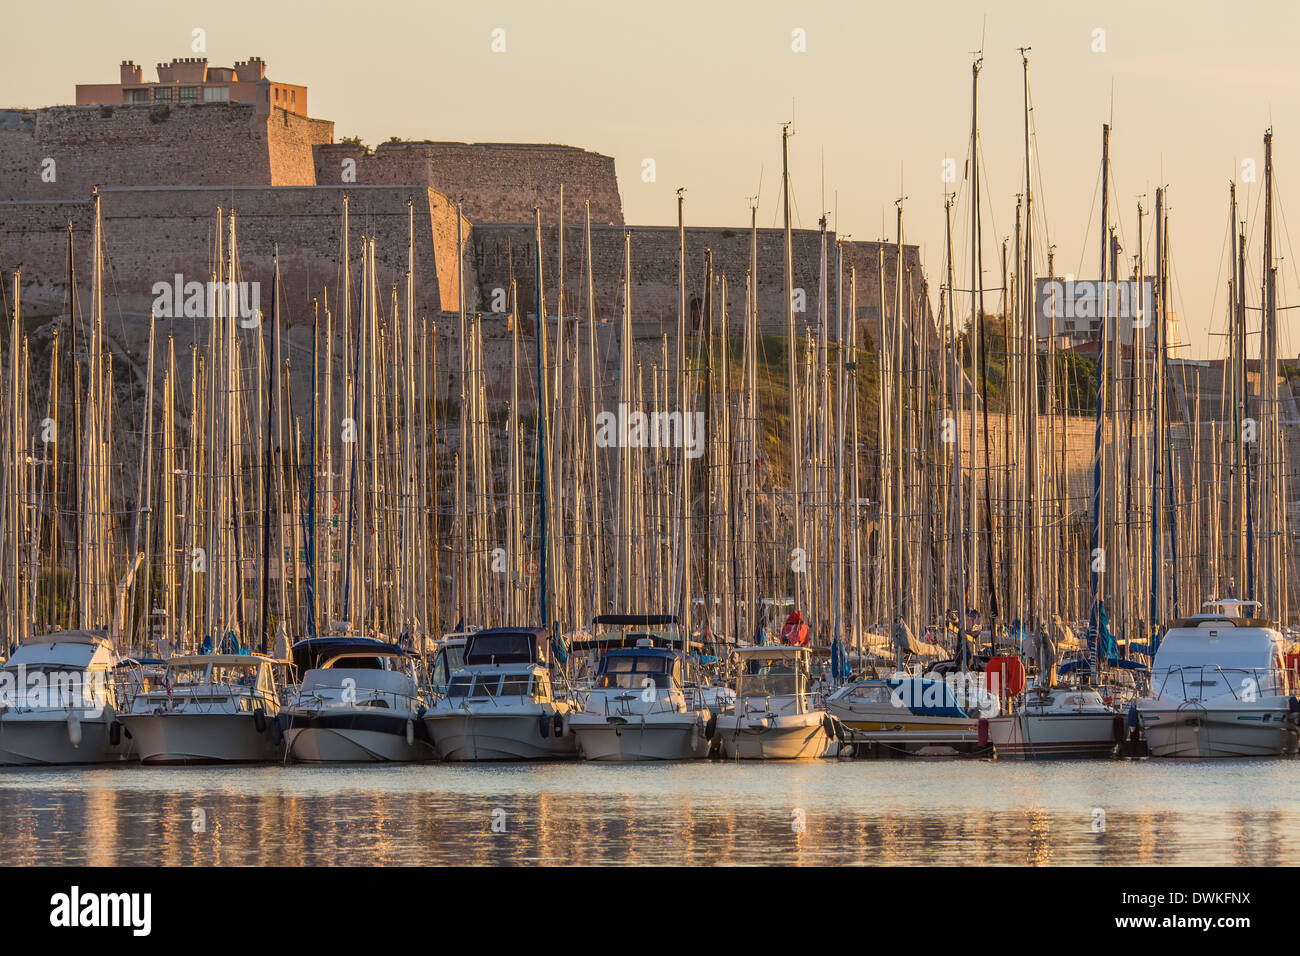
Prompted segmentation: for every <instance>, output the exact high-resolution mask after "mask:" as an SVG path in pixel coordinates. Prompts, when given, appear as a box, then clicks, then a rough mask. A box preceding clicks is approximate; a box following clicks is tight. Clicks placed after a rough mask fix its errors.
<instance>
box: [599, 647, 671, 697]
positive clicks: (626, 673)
mask: <svg viewBox="0 0 1300 956" xmlns="http://www.w3.org/2000/svg"><path fill="white" fill-rule="evenodd" d="M669 663H670V659H669V658H667V657H659V656H655V657H651V656H649V655H644V656H640V657H606V658H605V659H604V660H603V661H601V665H600V674H599V675H598V676H597V678H596V686H597V687H608V688H613V689H619V690H642V689H643V688H646V687H650V686H652V685H653V686H654V687H655V689H656V690H668V689H669V688H670V687H671V686H672V684H673V676H674V675H673V674H671V673H670V672H669V670H668V666H669Z"/></svg>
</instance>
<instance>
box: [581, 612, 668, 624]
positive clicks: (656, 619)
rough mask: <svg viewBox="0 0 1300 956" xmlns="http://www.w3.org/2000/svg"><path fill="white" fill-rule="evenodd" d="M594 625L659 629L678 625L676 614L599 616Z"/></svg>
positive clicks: (594, 618) (592, 620)
mask: <svg viewBox="0 0 1300 956" xmlns="http://www.w3.org/2000/svg"><path fill="white" fill-rule="evenodd" d="M591 623H592V624H610V625H613V626H615V627H657V626H661V625H665V624H676V623H677V615H676V614H597V615H596V616H595V617H593V618H592V619H591Z"/></svg>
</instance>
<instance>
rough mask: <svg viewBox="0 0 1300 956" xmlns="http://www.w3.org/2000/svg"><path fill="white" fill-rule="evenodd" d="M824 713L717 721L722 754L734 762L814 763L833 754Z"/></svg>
mask: <svg viewBox="0 0 1300 956" xmlns="http://www.w3.org/2000/svg"><path fill="white" fill-rule="evenodd" d="M825 716H826V715H825V714H823V713H821V712H820V711H814V712H811V713H806V714H792V715H780V716H774V717H756V716H749V715H742V716H736V715H731V714H724V715H723V716H721V717H719V718H718V735H719V737H720V738H721V740H722V754H723V756H725V757H730V758H732V759H735V760H814V759H816V758H818V757H825V756H828V755H830V754H832V753H833V748H832V744H833V741H834V738H833V737H831V736H829V735H828V734H827V733H826V728H825V726H824V723H823V721H824V719H825Z"/></svg>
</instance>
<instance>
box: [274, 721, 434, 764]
mask: <svg viewBox="0 0 1300 956" xmlns="http://www.w3.org/2000/svg"><path fill="white" fill-rule="evenodd" d="M408 724H410V728H409V739H408V727H407V725H408ZM284 736H285V740H286V741H287V742H288V748H289V756H291V757H292V758H293V759H294V760H298V761H301V762H303V763H415V762H420V761H424V760H432V759H434V758H435V757H436V756H437V754H436V753H435V752H434V749H433V743H432V741H430V740H429V738H428V734H427V732H426V731H425V728H424V723H423V721H421V720H419V719H418V718H416V717H414V716H403V715H400V714H383V715H377V714H327V715H326V714H303V713H295V714H292V715H290V716H289V717H288V726H287V727H286V728H285V732H284Z"/></svg>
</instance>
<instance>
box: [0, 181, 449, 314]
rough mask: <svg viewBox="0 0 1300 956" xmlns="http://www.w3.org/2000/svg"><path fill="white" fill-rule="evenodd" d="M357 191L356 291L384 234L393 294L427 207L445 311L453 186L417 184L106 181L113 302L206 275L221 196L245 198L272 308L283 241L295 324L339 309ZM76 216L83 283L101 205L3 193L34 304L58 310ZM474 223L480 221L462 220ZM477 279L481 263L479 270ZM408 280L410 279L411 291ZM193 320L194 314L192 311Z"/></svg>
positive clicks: (18, 264)
mask: <svg viewBox="0 0 1300 956" xmlns="http://www.w3.org/2000/svg"><path fill="white" fill-rule="evenodd" d="M345 195H347V196H349V197H350V199H349V202H350V216H349V225H350V229H349V232H350V243H351V255H352V261H353V276H354V278H353V293H354V295H355V294H356V290H357V283H358V281H359V277H360V259H361V255H362V236H363V235H365V236H371V237H373V238H374V239H375V261H376V266H377V268H378V282H377V286H378V288H379V290H380V295H381V296H383V297H384V299H383V301H384V304H385V306H387V302H388V296H389V294H390V292H391V289H392V286H393V285H394V284H399V285H403V284H404V282H405V273H406V258H407V237H408V208H407V201H408V199H409V200H412V201H413V204H414V205H413V212H414V216H415V275H416V308H417V311H419V312H421V313H424V314H435V313H438V312H440V311H443V310H448V311H450V310H454V309H455V308H456V307H457V300H458V288H457V284H456V283H457V270H456V268H455V265H454V254H455V237H456V213H455V209H454V208H453V207H452V206H451V204H450V203H449V202H448V201H447V199H446V197H444V196H441V195H439V194H438V193H436V192H434V191H432V190H427V189H426V190H416V191H413V190H411V189H410V188H408V187H360V188H358V187H352V188H351V189H348V190H344V189H343V188H341V187H315V186H310V187H244V188H234V189H231V188H230V187H175V188H168V187H163V188H157V189H144V188H132V187H117V188H108V189H104V190H101V196H102V211H103V219H104V238H105V243H106V247H107V269H108V272H107V274H106V280H105V287H106V299H107V301H106V306H105V310H106V312H107V313H109V314H115V313H117V312H119V311H120V312H121V313H122V314H123V315H124V316H146V315H148V314H149V310H150V307H151V305H152V304H153V302H154V298H155V292H154V285H155V283H158V282H165V283H169V284H172V283H174V279H175V276H176V275H177V274H180V275H181V276H182V277H183V280H182V281H183V282H191V281H194V282H206V281H207V280H208V278H209V270H210V269H211V262H212V258H213V255H214V251H213V250H214V248H215V237H216V235H217V230H218V228H222V229H225V228H226V225H225V220H224V218H223V220H222V224H221V226H219V225H218V218H217V208H218V207H219V206H220V207H222V208H223V209H224V210H225V211H226V213H227V214H228V212H229V210H230V208H231V207H232V205H233V208H234V210H235V221H236V232H237V236H238V250H239V254H238V258H239V263H240V269H241V275H240V276H239V278H241V279H242V280H244V281H247V282H258V283H259V284H260V302H261V308H262V311H263V313H264V314H265V315H267V316H269V315H270V309H271V299H270V294H271V275H272V258H273V256H274V255H275V253H276V250H277V249H278V251H279V255H280V275H281V280H282V291H281V303H282V305H283V307H284V320H285V321H286V322H287V323H288V324H303V323H310V322H311V319H312V299H313V298H316V299H322V300H323V299H324V297H325V290H326V289H328V301H329V303H330V305H331V307H333V308H334V309H335V311H336V312H337V311H339V310H338V308H337V302H338V296H339V289H340V285H339V276H340V272H339V258H340V255H341V249H342V208H343V197H344V196H345ZM69 222H71V223H72V228H73V241H74V249H75V253H76V257H77V262H78V269H77V272H78V284H79V286H80V287H81V289H82V294H83V295H85V290H86V289H87V287H88V279H87V276H88V269H89V263H90V242H91V235H92V228H93V206H92V204H91V202H90V201H88V200H85V199H81V200H75V201H72V200H53V201H48V202H35V201H24V202H4V203H0V223H3V227H2V228H0V271H3V272H5V273H10V272H12V271H13V270H14V269H21V270H22V286H23V298H24V302H25V308H26V309H27V310H28V311H29V314H32V313H35V312H45V313H46V314H50V313H53V312H57V311H58V310H59V309H60V308H61V306H62V302H63V296H64V287H65V285H66V282H65V280H64V275H65V272H66V264H65V262H66V258H65V257H66V254H67V252H66V249H67V228H68V223H69ZM462 230H463V232H464V233H465V235H466V236H468V235H469V223H468V222H467V221H465V220H462ZM467 277H468V279H469V280H470V281H473V280H474V274H473V271H472V264H471V268H470V269H469V271H468V272H467ZM404 295H405V292H404V289H403V290H399V299H402V298H404ZM183 324H184V325H186V326H189V325H191V324H192V322H191V320H189V319H186V320H185V321H184V323H183Z"/></svg>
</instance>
